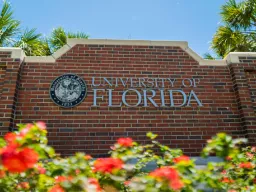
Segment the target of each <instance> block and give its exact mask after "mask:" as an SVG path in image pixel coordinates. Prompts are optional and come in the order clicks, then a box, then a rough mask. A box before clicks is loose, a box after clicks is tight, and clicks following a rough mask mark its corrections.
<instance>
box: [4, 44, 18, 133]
mask: <svg viewBox="0 0 256 192" xmlns="http://www.w3.org/2000/svg"><path fill="white" fill-rule="evenodd" d="M16 51H17V50H16V49H15V52H16ZM19 51H21V50H19ZM21 66H22V65H21V60H20V58H13V57H12V50H5V51H4V50H3V51H0V135H4V134H5V133H6V132H8V131H11V130H13V128H14V124H13V123H14V118H15V111H16V101H17V93H18V87H19V75H20V69H21Z"/></svg>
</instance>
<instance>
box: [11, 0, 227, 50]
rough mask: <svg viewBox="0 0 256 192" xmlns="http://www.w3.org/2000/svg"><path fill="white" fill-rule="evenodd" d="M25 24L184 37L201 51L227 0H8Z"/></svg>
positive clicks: (102, 34) (100, 33) (104, 34)
mask: <svg viewBox="0 0 256 192" xmlns="http://www.w3.org/2000/svg"><path fill="white" fill-rule="evenodd" d="M9 1H10V2H11V4H12V7H13V9H14V12H15V18H17V19H19V20H21V21H22V26H24V27H28V28H37V29H38V31H39V32H41V33H43V34H45V35H47V34H49V33H50V32H51V30H52V29H53V28H55V27H58V26H63V27H64V28H65V29H66V30H69V31H73V32H76V31H83V32H86V33H88V34H89V35H90V38H104V39H105V38H109V39H143V40H176V41H177V40H182V41H188V43H189V46H190V47H191V48H192V49H193V50H194V51H196V52H197V53H198V54H200V55H202V54H204V53H205V52H208V51H209V46H210V45H209V42H210V40H211V38H212V36H213V34H214V32H215V31H216V29H217V27H218V25H219V22H220V16H219V12H220V6H221V5H222V4H224V3H225V2H226V1H225V0H73V1H71V0H40V1H39V0H37V1H35V0H9Z"/></svg>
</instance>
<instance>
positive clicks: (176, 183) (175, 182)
mask: <svg viewBox="0 0 256 192" xmlns="http://www.w3.org/2000/svg"><path fill="white" fill-rule="evenodd" d="M169 186H170V187H171V188H172V189H174V190H179V189H181V188H182V187H183V186H184V184H183V183H182V181H181V180H179V179H177V180H173V181H170V183H169Z"/></svg>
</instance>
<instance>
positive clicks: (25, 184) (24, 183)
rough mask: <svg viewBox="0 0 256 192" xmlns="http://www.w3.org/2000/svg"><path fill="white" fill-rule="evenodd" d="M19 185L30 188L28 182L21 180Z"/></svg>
mask: <svg viewBox="0 0 256 192" xmlns="http://www.w3.org/2000/svg"><path fill="white" fill-rule="evenodd" d="M19 185H20V186H21V188H22V189H29V188H30V186H29V183H28V182H21V183H20V184H19Z"/></svg>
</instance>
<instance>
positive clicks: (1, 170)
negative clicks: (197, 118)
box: [0, 122, 256, 192]
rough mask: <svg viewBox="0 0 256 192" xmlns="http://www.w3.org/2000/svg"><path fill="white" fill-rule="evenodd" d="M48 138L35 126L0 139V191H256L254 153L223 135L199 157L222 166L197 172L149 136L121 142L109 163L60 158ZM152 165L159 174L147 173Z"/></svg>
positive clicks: (81, 156)
mask: <svg viewBox="0 0 256 192" xmlns="http://www.w3.org/2000/svg"><path fill="white" fill-rule="evenodd" d="M46 134H47V130H46V126H45V124H44V123H43V122H37V123H34V124H27V125H19V132H12V133H7V134H6V135H5V137H4V139H0V155H1V165H0V191H38V192H45V191H48V192H64V191H89V192H99V191H126V192H130V191H150V192H158V191H159V192H165V191H166V192H169V191H170V192H171V191H204V189H213V190H215V191H228V192H235V191H256V178H255V175H256V170H255V153H256V148H255V147H247V148H241V146H243V145H244V144H245V143H246V140H245V139H234V140H232V138H231V137H230V136H228V135H226V134H224V133H219V134H218V135H217V136H216V137H214V138H213V139H212V140H209V141H208V143H207V146H206V147H205V148H204V149H203V151H202V156H204V157H207V156H209V155H216V156H218V157H220V158H222V159H223V161H222V162H218V163H214V162H211V163H208V165H207V166H206V167H205V168H204V169H200V170H199V169H196V166H195V163H194V161H193V160H191V159H190V158H189V157H188V156H185V155H183V153H182V151H181V150H179V149H170V148H169V147H167V146H164V145H161V144H160V143H159V142H157V141H156V140H155V139H156V138H157V135H155V134H153V133H148V134H147V137H148V138H149V139H150V140H151V143H150V144H146V145H139V144H138V143H136V142H134V141H133V140H132V139H131V138H120V139H118V140H117V142H116V143H115V144H114V145H113V146H112V147H111V151H110V157H109V158H98V159H93V158H92V157H91V156H90V155H86V154H83V153H77V154H76V155H74V156H71V157H66V158H61V157H60V156H59V155H56V154H55V152H54V149H53V148H51V147H49V146H48V145H47V137H46ZM155 149H157V150H155ZM155 151H157V153H156V152H155ZM134 159H136V163H131V162H132V160H134ZM152 161H154V162H155V163H156V164H157V168H156V169H155V170H153V171H151V172H147V171H145V166H146V165H147V164H148V162H152Z"/></svg>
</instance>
